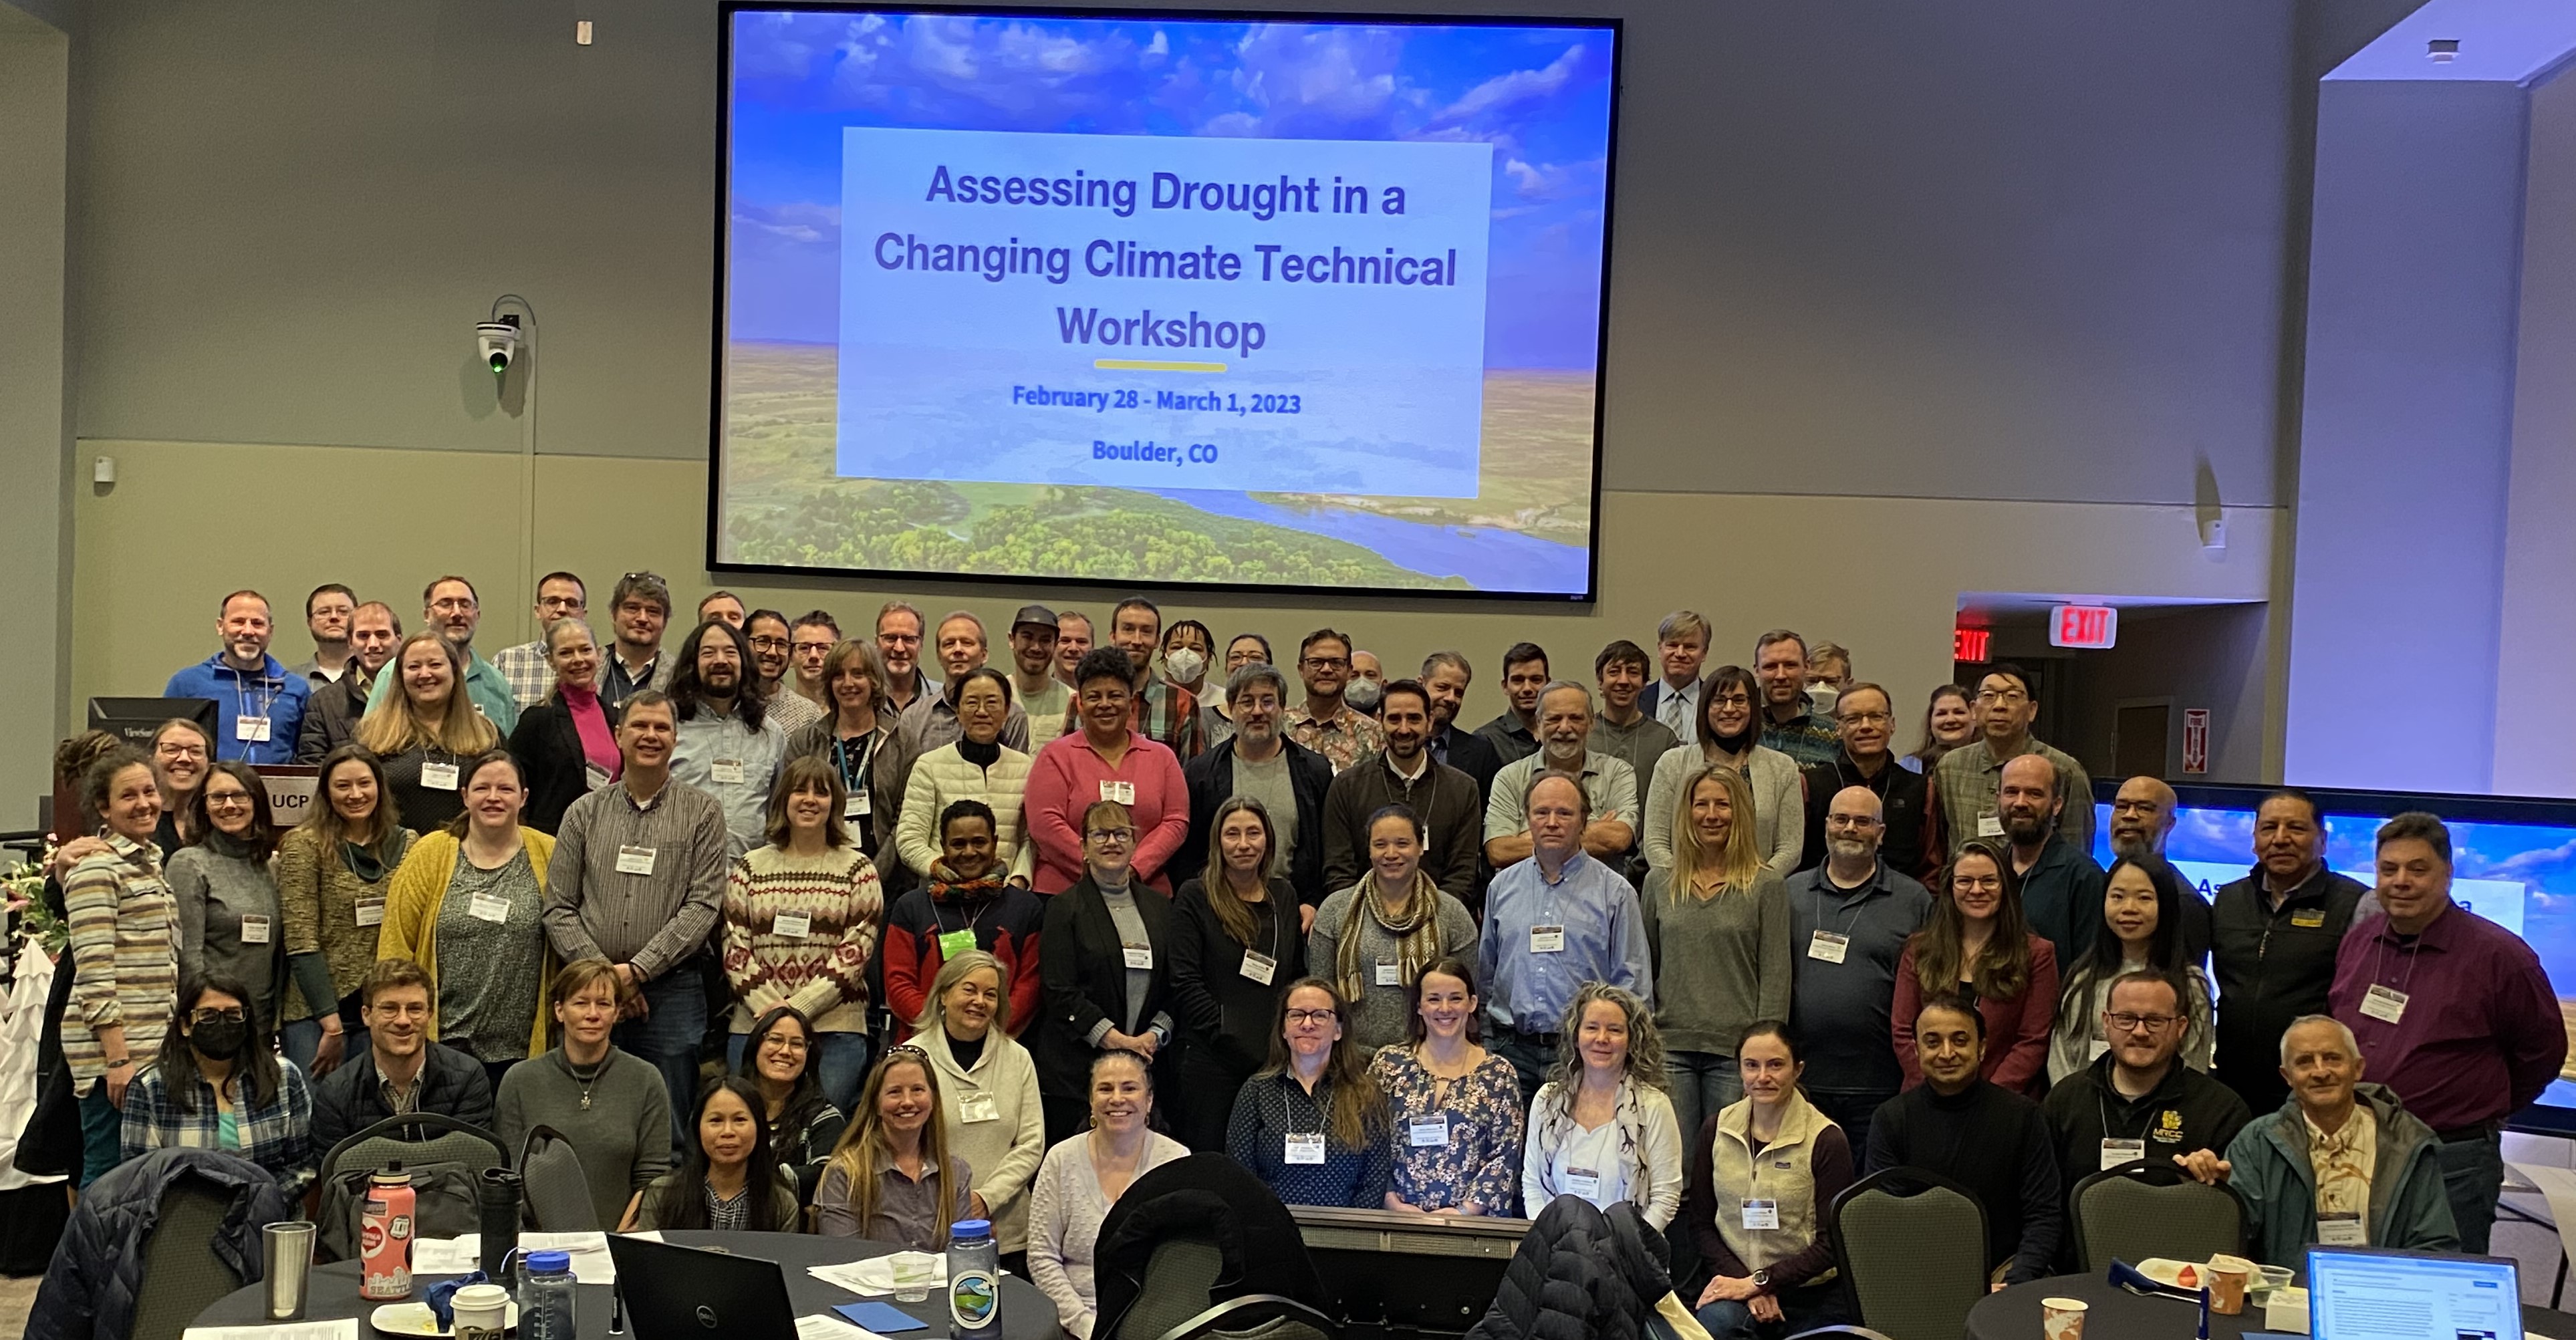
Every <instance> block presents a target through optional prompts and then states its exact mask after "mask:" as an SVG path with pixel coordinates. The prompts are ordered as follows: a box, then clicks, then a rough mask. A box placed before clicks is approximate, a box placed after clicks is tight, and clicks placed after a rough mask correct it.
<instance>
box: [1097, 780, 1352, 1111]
mask: <svg viewBox="0 0 2576 1340" xmlns="http://www.w3.org/2000/svg"><path fill="white" fill-rule="evenodd" d="M1100 798H1101V799H1102V800H1114V801H1117V802H1118V803H1119V804H1121V805H1133V804H1135V803H1136V784H1135V783H1134V782H1102V783H1101V784H1100ZM1318 1161H1319V1162H1320V1161H1321V1160H1318Z"/></svg>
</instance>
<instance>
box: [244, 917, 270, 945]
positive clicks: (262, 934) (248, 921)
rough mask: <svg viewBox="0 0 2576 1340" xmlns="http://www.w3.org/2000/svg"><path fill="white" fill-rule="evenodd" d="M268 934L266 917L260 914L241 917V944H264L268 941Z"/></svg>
mask: <svg viewBox="0 0 2576 1340" xmlns="http://www.w3.org/2000/svg"><path fill="white" fill-rule="evenodd" d="M268 936H269V921H268V918H266V917H262V916H247V917H243V918H242V927H241V942H242V943H243V944H246V945H264V944H267V943H268Z"/></svg>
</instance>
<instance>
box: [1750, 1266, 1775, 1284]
mask: <svg viewBox="0 0 2576 1340" xmlns="http://www.w3.org/2000/svg"><path fill="white" fill-rule="evenodd" d="M1753 1287H1754V1288H1757V1289H1768V1288H1770V1287H1771V1272H1770V1270H1768V1269H1767V1268H1766V1269H1762V1270H1757V1271H1754V1272H1753Z"/></svg>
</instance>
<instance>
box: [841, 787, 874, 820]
mask: <svg viewBox="0 0 2576 1340" xmlns="http://www.w3.org/2000/svg"><path fill="white" fill-rule="evenodd" d="M841 817H842V818H844V819H864V818H866V817H868V789H867V788H866V787H864V786H863V787H860V788H859V789H858V790H856V791H853V792H851V793H850V794H849V795H848V796H847V797H845V798H843V800H842V801H841Z"/></svg>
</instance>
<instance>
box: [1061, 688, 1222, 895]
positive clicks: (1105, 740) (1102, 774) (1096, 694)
mask: <svg viewBox="0 0 2576 1340" xmlns="http://www.w3.org/2000/svg"><path fill="white" fill-rule="evenodd" d="M1073 679H1074V703H1073V710H1074V713H1075V715H1077V716H1078V717H1079V718H1080V719H1081V721H1082V729H1081V730H1079V731H1076V732H1073V733H1072V734H1069V735H1061V736H1058V737H1056V738H1055V739H1053V740H1050V741H1048V742H1047V746H1046V748H1044V749H1041V750H1039V751H1038V756H1037V761H1036V762H1035V763H1034V764H1032V765H1031V766H1030V768H1029V790H1028V799H1027V803H1026V805H1025V806H1024V807H1023V809H1022V811H1021V819H1022V821H1023V822H1024V823H1026V824H1027V825H1028V838H1029V840H1030V841H1031V842H1033V843H1035V844H1036V845H1037V852H1038V868H1037V876H1036V879H1035V880H1034V882H1033V887H1034V888H1035V889H1036V890H1037V892H1039V893H1041V894H1048V895H1053V894H1058V893H1062V892H1064V891H1065V890H1066V889H1069V888H1072V887H1073V884H1074V881H1076V880H1078V879H1081V878H1082V871H1083V856H1082V812H1083V811H1084V810H1086V809H1088V808H1090V807H1091V806H1092V805H1094V804H1096V803H1098V802H1100V801H1103V800H1114V801H1117V802H1118V803H1119V804H1121V805H1124V806H1126V807H1127V811H1128V813H1129V814H1131V815H1133V816H1134V822H1135V825H1136V855H1135V859H1134V860H1133V862H1131V868H1132V869H1133V870H1134V871H1135V872H1136V878H1137V879H1138V880H1141V881H1143V882H1144V883H1145V884H1146V885H1148V886H1150V887H1152V888H1155V889H1159V890H1161V891H1162V892H1164V893H1165V894H1169V893H1170V892H1171V891H1172V882H1171V880H1170V879H1169V878H1168V877H1166V876H1165V874H1164V872H1163V866H1164V863H1165V862H1167V861H1169V860H1171V859H1172V853H1173V852H1175V851H1177V850H1179V849H1180V845H1181V840H1182V839H1183V838H1185V837H1187V836H1189V831H1190V788H1189V784H1188V783H1187V782H1185V781H1183V780H1182V778H1181V760H1180V758H1179V757H1178V756H1177V755H1175V754H1173V753H1172V751H1171V749H1170V748H1169V747H1168V746H1165V745H1162V744H1158V743H1156V742H1154V741H1152V740H1148V739H1146V738H1144V737H1143V736H1141V735H1138V734H1136V733H1135V732H1134V731H1133V730H1131V729H1129V720H1130V716H1129V713H1130V708H1131V703H1132V701H1133V699H1134V698H1135V694H1136V672H1135V668H1134V667H1133V666H1132V665H1131V664H1129V662H1128V660H1127V653H1125V652H1123V651H1120V650H1118V649H1117V648H1115V647H1100V648H1096V649H1094V650H1093V651H1091V652H1090V653H1088V654H1086V655H1085V656H1084V657H1083V658H1082V662H1081V664H1079V665H1077V666H1075V667H1074V676H1073Z"/></svg>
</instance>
